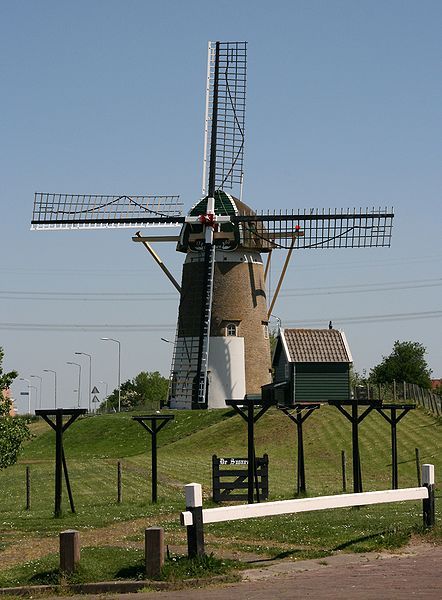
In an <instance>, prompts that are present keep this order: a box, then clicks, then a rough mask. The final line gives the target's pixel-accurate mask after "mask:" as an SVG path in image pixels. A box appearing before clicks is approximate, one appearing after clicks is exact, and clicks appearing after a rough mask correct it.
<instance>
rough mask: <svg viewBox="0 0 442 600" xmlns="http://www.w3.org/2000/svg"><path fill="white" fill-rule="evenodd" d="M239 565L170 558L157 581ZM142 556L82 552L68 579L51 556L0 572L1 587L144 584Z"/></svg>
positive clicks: (207, 559) (220, 572)
mask: <svg viewBox="0 0 442 600" xmlns="http://www.w3.org/2000/svg"><path fill="white" fill-rule="evenodd" d="M240 566H241V565H240V564H239V563H238V562H237V561H233V560H221V559H219V558H215V557H214V556H213V555H207V556H203V557H197V558H195V559H189V558H187V557H186V556H173V557H171V558H168V559H167V560H166V561H165V564H164V567H163V569H162V571H161V575H160V576H158V577H157V578H156V579H157V580H159V581H170V582H180V581H183V580H185V579H193V578H198V579H204V578H208V577H212V576H213V575H223V574H226V573H228V572H229V571H231V570H232V569H235V568H238V567H240ZM145 578H146V577H145V572H144V553H143V551H142V550H137V549H134V548H109V547H107V548H106V547H101V548H93V547H91V548H84V549H83V550H82V553H81V563H80V565H79V567H78V569H77V571H76V572H75V573H73V574H72V575H69V576H67V575H66V574H64V573H62V572H61V571H60V569H59V566H58V555H56V554H50V555H48V556H45V557H43V558H41V559H39V560H33V561H29V562H26V563H23V564H21V565H17V566H15V567H12V568H10V569H6V570H5V571H2V572H0V587H15V586H19V585H20V586H28V585H29V586H32V585H59V584H61V583H69V584H79V583H91V582H97V581H113V580H127V579H130V580H144V579H145Z"/></svg>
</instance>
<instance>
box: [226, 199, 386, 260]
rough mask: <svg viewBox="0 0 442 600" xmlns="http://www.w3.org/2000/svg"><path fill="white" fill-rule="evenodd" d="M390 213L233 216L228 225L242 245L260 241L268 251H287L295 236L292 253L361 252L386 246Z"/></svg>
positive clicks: (329, 212) (317, 210)
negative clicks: (239, 233) (323, 250)
mask: <svg viewBox="0 0 442 600" xmlns="http://www.w3.org/2000/svg"><path fill="white" fill-rule="evenodd" d="M393 217H394V213H393V210H388V209H386V208H385V209H380V208H379V209H372V210H368V209H365V210H363V209H359V210H356V209H346V210H344V209H341V210H338V209H334V210H332V209H328V211H326V210H322V211H321V210H319V209H314V210H310V211H306V210H304V211H301V210H298V211H292V212H290V213H289V212H285V214H284V213H280V214H276V213H262V214H257V215H253V216H251V215H237V216H233V217H232V222H233V223H235V224H237V225H240V226H241V228H242V230H243V236H244V240H243V244H244V245H250V246H251V245H253V244H252V240H255V245H257V243H258V242H259V241H260V242H261V245H262V246H264V244H265V243H267V245H268V247H267V251H269V249H270V248H282V249H289V248H290V246H291V244H292V240H293V236H294V235H299V233H302V235H300V237H299V238H298V239H297V244H296V249H297V250H302V249H307V248H311V249H314V248H316V249H321V248H363V247H382V246H390V243H391V234H392V228H393Z"/></svg>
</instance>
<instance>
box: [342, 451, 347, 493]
mask: <svg viewBox="0 0 442 600" xmlns="http://www.w3.org/2000/svg"><path fill="white" fill-rule="evenodd" d="M341 465H342V491H343V492H346V491H347V457H346V455H345V450H341Z"/></svg>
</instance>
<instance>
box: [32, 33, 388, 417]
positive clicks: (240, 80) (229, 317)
mask: <svg viewBox="0 0 442 600" xmlns="http://www.w3.org/2000/svg"><path fill="white" fill-rule="evenodd" d="M246 71H247V44H246V42H210V43H209V48H208V64H207V88H206V118H205V132H204V134H205V135H204V159H203V196H202V198H201V199H200V200H199V201H198V202H197V203H196V204H194V206H193V207H192V208H191V209H190V211H189V213H188V214H187V215H183V212H182V211H183V205H182V203H181V201H180V199H179V197H178V196H126V195H124V196H97V195H76V194H75V195H74V194H42V193H36V194H35V200H34V211H33V217H32V222H31V229H37V230H52V229H97V228H121V227H126V228H145V227H147V228H160V230H161V235H149V236H143V235H141V233H140V232H137V233H136V234H135V236H134V237H133V238H132V239H133V240H134V241H136V242H141V243H142V244H143V245H144V247H145V248H146V249H147V250H148V251H149V253H150V254H151V256H152V257H153V258H154V260H155V261H156V262H157V263H158V265H159V266H160V267H161V268H162V270H163V272H164V273H165V274H166V276H167V277H168V278H169V279H170V281H171V282H172V284H173V285H174V287H175V288H176V289H177V290H178V292H179V293H180V305H179V310H178V321H177V332H176V338H175V344H174V352H173V359H172V368H171V379H170V392H169V397H170V398H169V400H170V406H171V407H172V408H201V407H209V408H215V407H222V406H225V402H224V401H225V399H226V398H237V399H241V398H243V396H244V394H246V393H247V394H253V393H259V392H260V390H261V386H262V385H265V384H267V383H269V382H270V380H271V370H270V369H271V364H270V342H269V334H268V322H269V318H270V315H271V313H272V310H273V306H274V304H275V302H276V299H277V297H278V294H279V291H280V289H281V285H282V283H283V279H284V275H285V272H286V270H287V266H288V264H289V260H290V257H291V254H292V252H293V250H295V249H296V250H300V249H307V248H317V249H319V248H354V247H373V246H389V245H390V240H391V232H392V221H393V212H392V211H388V210H387V209H386V208H385V209H380V208H379V209H374V208H373V209H371V210H368V209H367V210H362V209H359V210H355V209H353V210H350V209H347V210H343V209H341V210H338V209H335V210H333V211H332V210H327V211H324V210H322V211H321V210H319V209H313V210H308V211H306V210H299V209H298V210H292V211H285V212H284V213H283V212H282V211H279V213H277V212H276V211H273V212H272V211H266V212H262V213H261V214H257V213H256V212H255V211H253V210H252V209H251V208H250V207H249V206H247V205H246V204H244V203H243V202H242V184H243V157H244V124H245V97H246ZM226 190H229V191H230V190H239V194H238V195H239V197H240V198H241V199H238V198H236V197H235V196H233V195H231V194H230V193H227V191H226ZM166 227H174V228H176V227H180V228H181V229H180V232H179V234H178V235H165V233H164V232H165V228H166ZM159 241H162V242H176V244H177V250H178V251H179V252H183V253H185V255H186V258H185V261H184V265H183V273H182V281H181V285H180V284H179V283H178V282H177V281H176V280H175V278H174V277H173V275H172V274H171V273H170V272H169V270H168V269H167V267H166V266H165V265H164V264H163V262H162V261H161V259H160V258H159V256H158V255H157V253H156V252H155V251H154V250H153V248H152V246H151V242H159ZM278 249H283V250H287V255H286V259H285V262H284V265H283V268H282V272H281V276H280V278H279V281H278V284H277V286H276V289H275V293H274V295H273V298H272V300H271V302H270V304H269V305H268V303H267V297H266V287H267V286H266V279H267V276H268V272H269V266H270V260H271V256H272V253H273V251H274V250H278ZM262 254H266V255H267V261H266V264H265V266H264V263H263V259H262V256H261V255H262Z"/></svg>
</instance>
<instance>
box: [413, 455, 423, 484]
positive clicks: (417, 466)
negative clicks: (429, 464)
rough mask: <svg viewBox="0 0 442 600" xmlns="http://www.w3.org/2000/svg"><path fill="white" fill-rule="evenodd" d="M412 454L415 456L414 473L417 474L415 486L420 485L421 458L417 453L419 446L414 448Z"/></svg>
mask: <svg viewBox="0 0 442 600" xmlns="http://www.w3.org/2000/svg"><path fill="white" fill-rule="evenodd" d="M414 454H415V456H416V474H417V487H421V485H422V480H421V459H420V455H419V448H415V449H414Z"/></svg>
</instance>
